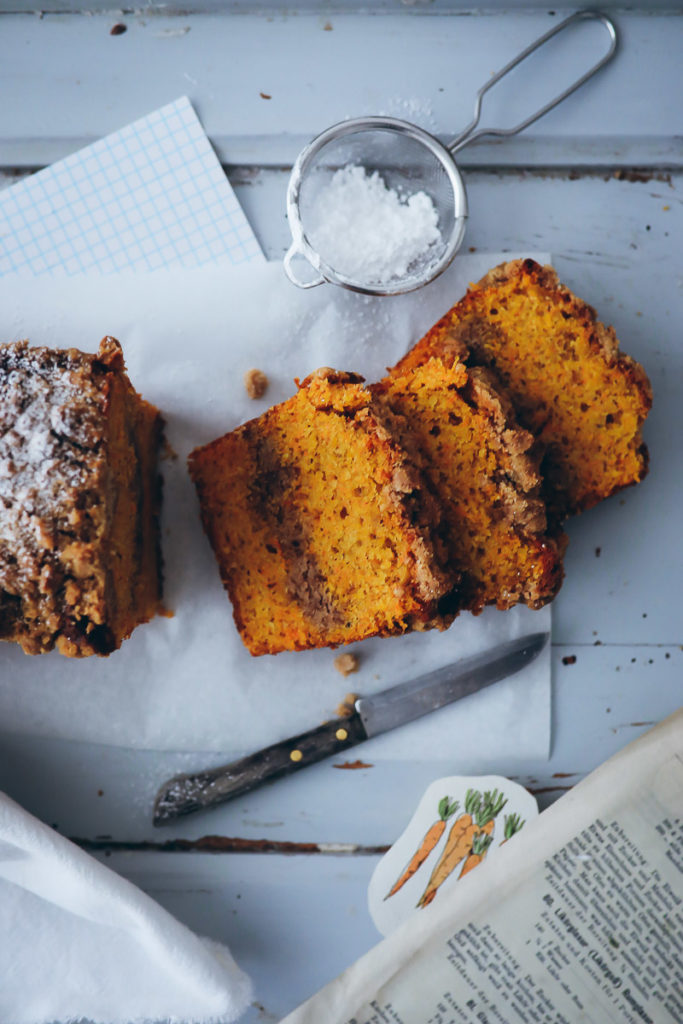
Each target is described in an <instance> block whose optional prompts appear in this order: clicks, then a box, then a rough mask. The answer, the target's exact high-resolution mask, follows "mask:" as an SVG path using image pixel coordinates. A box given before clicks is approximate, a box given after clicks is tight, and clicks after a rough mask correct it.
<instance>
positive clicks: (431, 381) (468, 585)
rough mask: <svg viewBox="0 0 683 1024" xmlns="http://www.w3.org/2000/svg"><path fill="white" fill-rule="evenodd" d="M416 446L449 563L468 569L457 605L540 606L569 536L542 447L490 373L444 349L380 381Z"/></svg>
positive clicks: (404, 435)
mask: <svg viewBox="0 0 683 1024" xmlns="http://www.w3.org/2000/svg"><path fill="white" fill-rule="evenodd" d="M373 390H374V392H375V393H376V394H377V396H378V397H380V398H381V399H382V400H383V401H385V402H386V403H387V404H388V405H389V407H390V408H391V410H392V411H393V412H394V413H395V414H396V416H397V421H396V422H397V427H398V425H399V424H400V423H401V422H402V423H403V424H404V428H403V430H402V431H401V434H400V436H401V440H402V443H403V444H404V445H405V446H406V447H407V448H408V449H411V448H412V447H413V446H415V447H416V448H417V452H418V457H419V459H420V462H421V464H422V465H423V467H424V471H425V474H426V476H427V479H428V481H429V483H430V485H431V487H432V489H433V491H434V493H435V494H436V496H437V497H438V499H439V501H440V503H441V506H442V509H443V514H444V518H445V521H446V524H447V530H446V533H445V537H446V543H447V550H448V563H447V564H448V568H449V570H450V571H452V572H459V573H461V574H462V580H461V583H460V587H459V608H460V609H467V610H468V611H471V612H474V613H475V614H476V613H478V612H480V611H482V609H483V608H484V607H485V606H486V605H496V606H497V607H498V608H500V609H506V608H510V607H512V606H513V605H515V604H518V603H520V602H521V603H523V604H526V605H528V606H529V607H530V608H540V607H542V606H543V605H544V604H546V603H547V602H548V601H550V600H551V599H552V598H553V597H554V595H555V594H556V592H557V590H558V589H559V587H560V584H561V582H562V553H563V551H564V547H565V540H566V539H565V537H564V535H563V534H561V533H560V532H558V531H556V533H555V534H554V535H552V536H551V535H549V533H548V530H547V523H546V514H545V506H544V503H543V501H542V499H541V497H540V484H541V479H540V476H539V473H538V462H539V458H538V452H534V450H533V437H532V436H531V434H530V433H529V432H528V431H526V430H522V429H521V428H520V427H519V426H518V425H517V423H516V421H515V418H514V413H513V410H512V408H511V406H510V403H509V401H508V400H507V399H506V398H505V397H504V396H503V395H501V394H500V392H499V390H498V389H497V388H496V386H495V382H494V380H493V379H492V377H491V374H490V373H489V372H488V371H487V370H485V369H481V368H475V369H467V368H466V367H465V365H464V364H463V363H462V362H461V361H460V360H459V359H458V358H457V357H455V356H451V355H450V354H448V353H447V352H444V354H443V355H442V356H436V355H435V356H430V357H429V358H427V359H426V360H425V361H424V362H417V363H415V365H412V366H410V367H406V368H405V369H400V368H397V369H395V370H394V371H393V372H392V373H391V374H390V375H389V376H388V377H387V378H385V379H384V380H383V381H381V382H380V383H379V384H376V385H374V387H373Z"/></svg>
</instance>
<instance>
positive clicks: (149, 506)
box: [0, 338, 162, 657]
mask: <svg viewBox="0 0 683 1024" xmlns="http://www.w3.org/2000/svg"><path fill="white" fill-rule="evenodd" d="M161 432H162V420H161V416H160V414H159V412H158V410H157V409H155V408H154V406H152V405H150V404H149V403H148V402H145V401H143V399H142V398H141V397H140V396H139V395H138V394H137V393H136V391H135V390H134V389H133V387H132V385H131V383H130V381H129V379H128V376H127V374H126V371H125V365H124V361H123V354H122V351H121V346H120V345H119V343H118V342H117V341H115V339H114V338H104V339H103V341H102V342H101V344H100V347H99V351H98V353H97V354H96V355H91V354H86V353H84V352H80V351H77V350H76V349H67V350H56V349H48V348H30V347H29V345H28V343H27V342H20V343H18V344H13V345H2V346H0V639H3V640H13V641H16V642H18V643H19V644H21V646H22V647H23V649H24V651H26V653H28V654H40V653H43V652H45V651H49V650H51V649H52V648H56V649H57V650H58V651H60V652H61V653H62V654H65V655H68V656H71V657H82V656H85V655H91V654H99V655H106V654H109V653H110V652H111V651H113V650H115V649H116V648H118V647H119V646H120V645H121V643H122V641H123V640H124V639H125V638H126V637H128V636H129V635H130V633H131V632H132V631H133V629H134V628H135V627H136V626H137V625H138V624H139V623H141V622H146V621H147V620H148V619H150V618H152V616H153V615H155V614H156V612H157V611H158V610H159V606H160V602H161V558H160V550H159V531H158V521H157V520H158V512H159V501H160V485H159V477H158V474H157V468H156V462H157V452H158V448H159V443H160V439H161Z"/></svg>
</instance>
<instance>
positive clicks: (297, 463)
mask: <svg viewBox="0 0 683 1024" xmlns="http://www.w3.org/2000/svg"><path fill="white" fill-rule="evenodd" d="M189 469H190V474H191V476H192V479H193V480H194V482H195V484H196V487H197V491H198V495H199V502H200V506H201V514H202V520H203V523H204V528H205V530H206V533H207V535H208V537H209V540H210V542H211V545H212V547H213V550H214V554H215V556H216V559H217V561H218V565H219V568H220V573H221V578H222V580H223V584H224V586H225V588H226V589H227V591H228V594H229V596H230V599H231V601H232V605H233V611H234V618H235V623H236V625H237V628H238V630H239V632H240V635H241V637H242V640H243V641H244V644H245V645H246V647H247V648H248V649H249V651H250V652H251V653H252V654H253V655H260V654H275V653H277V652H279V651H287V650H304V649H306V648H314V647H325V646H336V645H338V644H346V643H350V642H351V641H356V640H362V639H364V638H365V637H370V636H388V635H391V634H396V633H402V632H405V631H406V630H408V629H410V628H414V627H419V626H421V625H424V624H426V623H427V621H428V620H429V619H431V618H432V617H433V616H434V614H435V612H436V610H437V607H438V605H439V601H440V600H441V599H443V598H444V597H445V595H447V593H448V592H449V591H450V590H451V588H452V584H453V581H452V580H450V579H448V578H447V577H446V576H445V575H444V574H443V573H442V572H441V570H440V568H439V559H438V555H437V550H436V546H435V545H436V544H437V539H436V531H437V528H438V522H437V520H438V511H437V509H436V508H435V507H434V505H433V503H432V502H431V499H430V497H429V495H428V493H427V492H426V491H425V489H424V487H423V486H422V481H421V479H420V476H419V474H418V471H417V469H416V468H415V467H414V466H413V465H412V464H411V463H410V461H409V459H408V457H407V456H406V454H405V452H404V451H403V450H402V449H401V447H400V446H399V444H398V443H397V441H396V439H395V437H394V436H393V435H392V432H391V430H390V428H389V427H388V425H387V422H386V415H385V412H384V410H383V407H382V405H381V403H380V402H378V401H377V400H376V399H374V398H373V396H372V394H371V393H370V391H369V390H368V389H367V388H366V387H365V386H364V385H363V382H362V378H361V377H359V376H357V375H356V374H344V373H337V372H336V371H334V370H329V369H322V370H319V371H317V372H316V373H314V374H312V375H311V376H310V377H308V378H306V380H304V381H303V383H301V384H300V385H299V389H298V392H297V394H296V395H294V396H293V397H292V398H290V399H289V400H288V401H286V402H283V403H281V404H280V405H276V406H274V407H273V408H271V409H269V410H268V411H267V412H266V413H264V414H263V415H262V416H260V417H259V418H258V419H255V420H251V421H250V422H248V423H245V424H244V425H243V426H241V427H238V428H237V429H236V430H234V431H232V432H231V433H229V434H226V435H225V436H224V437H221V438H218V439H217V440H215V441H213V442H212V443H211V444H208V445H206V446H204V447H202V448H198V449H196V450H195V451H193V452H192V453H191V455H190V459H189Z"/></svg>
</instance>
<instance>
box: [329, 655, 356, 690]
mask: <svg viewBox="0 0 683 1024" xmlns="http://www.w3.org/2000/svg"><path fill="white" fill-rule="evenodd" d="M359 665H360V661H359V658H358V655H357V654H350V653H348V652H347V653H346V654H338V655H337V657H336V658H335V659H334V667H335V668H336V670H337V672H341V674H342V675H343V676H350V675H351V674H352V673H353V672H357V671H358V666H359ZM353 699H354V700H355V699H356V698H355V697H354V698H353Z"/></svg>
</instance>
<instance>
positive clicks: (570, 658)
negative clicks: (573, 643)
mask: <svg viewBox="0 0 683 1024" xmlns="http://www.w3.org/2000/svg"><path fill="white" fill-rule="evenodd" d="M562 664H563V665H576V655H575V654H567V655H565V657H564V658H563V659H562Z"/></svg>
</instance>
